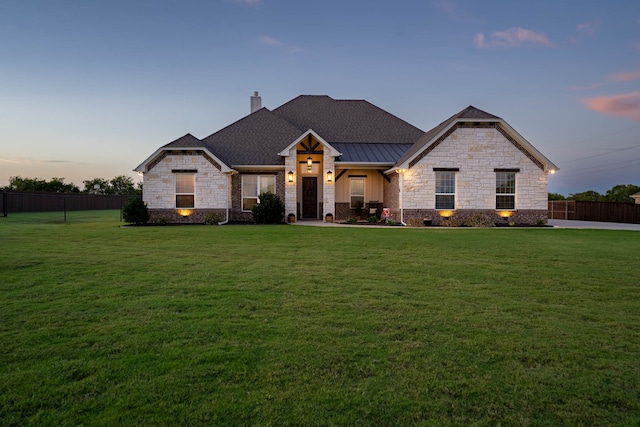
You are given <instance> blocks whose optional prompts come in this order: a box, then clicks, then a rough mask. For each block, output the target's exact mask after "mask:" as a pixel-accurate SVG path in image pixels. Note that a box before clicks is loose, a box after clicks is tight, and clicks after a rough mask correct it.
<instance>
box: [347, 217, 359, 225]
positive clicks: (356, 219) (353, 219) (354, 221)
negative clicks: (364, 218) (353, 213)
mask: <svg viewBox="0 0 640 427" xmlns="http://www.w3.org/2000/svg"><path fill="white" fill-rule="evenodd" d="M356 222H358V218H354V217H349V218H347V223H348V224H355V223H356Z"/></svg>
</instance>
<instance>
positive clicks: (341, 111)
mask: <svg viewBox="0 0 640 427" xmlns="http://www.w3.org/2000/svg"><path fill="white" fill-rule="evenodd" d="M273 114H275V115H277V116H279V117H281V118H282V119H283V120H286V121H287V122H289V123H291V124H292V125H293V126H295V127H297V128H298V129H300V130H301V131H306V130H307V129H313V130H314V131H315V132H316V133H317V134H318V135H320V136H321V137H322V138H323V139H324V140H325V141H327V142H329V143H334V142H342V143H371V144H374V143H388V144H411V143H413V142H415V141H416V140H417V139H418V138H419V137H420V136H421V135H422V134H423V133H424V132H423V131H422V130H420V129H418V128H417V127H415V126H413V125H410V124H409V123H407V122H405V121H404V120H402V119H400V118H398V117H396V116H394V115H393V114H390V113H388V112H386V111H385V110H383V109H381V108H378V107H376V106H375V105H373V104H371V103H369V102H367V101H363V100H335V99H333V98H331V97H329V96H326V95H322V96H317V95H300V96H298V97H297V98H295V99H293V100H291V101H289V102H287V103H286V104H283V105H281V106H280V107H278V108H276V109H275V110H273Z"/></svg>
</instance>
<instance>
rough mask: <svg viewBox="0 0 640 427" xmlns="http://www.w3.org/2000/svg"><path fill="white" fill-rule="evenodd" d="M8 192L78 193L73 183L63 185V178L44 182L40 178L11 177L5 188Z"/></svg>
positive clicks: (78, 190)
mask: <svg viewBox="0 0 640 427" xmlns="http://www.w3.org/2000/svg"><path fill="white" fill-rule="evenodd" d="M5 189H6V190H9V191H48V192H52V193H79V192H80V189H79V188H78V187H77V186H76V185H75V184H73V183H65V182H64V178H51V181H46V180H44V179H41V178H22V177H20V176H12V177H11V178H9V185H8V186H7V187H5Z"/></svg>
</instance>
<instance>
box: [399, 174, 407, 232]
mask: <svg viewBox="0 0 640 427" xmlns="http://www.w3.org/2000/svg"><path fill="white" fill-rule="evenodd" d="M398 182H399V184H400V224H402V225H404V226H406V225H407V224H405V222H404V171H402V172H401V173H400V179H398Z"/></svg>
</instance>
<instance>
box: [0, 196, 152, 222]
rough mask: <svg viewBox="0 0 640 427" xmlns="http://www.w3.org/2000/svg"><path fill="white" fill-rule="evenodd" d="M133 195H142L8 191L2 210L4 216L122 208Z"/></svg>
mask: <svg viewBox="0 0 640 427" xmlns="http://www.w3.org/2000/svg"><path fill="white" fill-rule="evenodd" d="M131 197H140V196H137V195H96V194H84V193H46V192H23V191H6V192H2V193H0V207H1V209H0V212H2V216H8V214H9V213H18V212H67V211H90V210H108V209H122V206H124V204H125V203H126V202H127V201H128V200H129V199H130V198H131Z"/></svg>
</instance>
